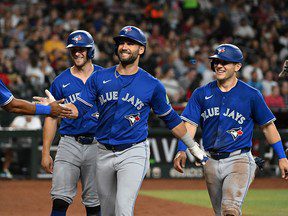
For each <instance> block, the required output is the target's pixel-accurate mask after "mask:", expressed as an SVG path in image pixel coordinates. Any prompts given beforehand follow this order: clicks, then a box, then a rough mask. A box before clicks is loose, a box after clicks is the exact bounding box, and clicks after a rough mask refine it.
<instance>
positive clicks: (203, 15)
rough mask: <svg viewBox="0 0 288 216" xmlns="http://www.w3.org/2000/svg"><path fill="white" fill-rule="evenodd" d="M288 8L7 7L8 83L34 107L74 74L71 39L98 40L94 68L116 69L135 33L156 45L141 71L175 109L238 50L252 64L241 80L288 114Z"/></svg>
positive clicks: (0, 23) (0, 45) (244, 4)
mask: <svg viewBox="0 0 288 216" xmlns="http://www.w3.org/2000/svg"><path fill="white" fill-rule="evenodd" d="M287 8H288V2H287V1H285V0H278V1H273V0H254V1H251V0H233V1H232V0H226V1H225V0H214V1H212V0H168V1H164V0H150V1H148V0H133V1H131V0H123V1H113V0H106V1H104V0H91V1H88V0H69V1H68V0H65V1H59V0H51V1H41V0H27V1H20V0H14V1H1V3H0V79H2V80H3V81H4V83H5V84H6V85H7V86H8V87H9V88H10V89H11V90H12V92H13V93H14V95H15V96H16V97H17V96H18V97H21V98H26V99H31V98H32V96H34V95H39V94H43V92H44V89H45V88H48V87H49V86H50V84H51V81H52V80H53V78H54V77H55V76H57V75H58V74H59V73H60V72H61V71H62V70H63V69H64V68H67V67H68V66H69V58H67V49H66V48H65V41H66V38H67V36H68V35H69V33H71V32H72V31H74V30H76V29H84V30H86V31H88V32H90V33H91V34H92V35H93V37H94V40H95V42H96V53H95V57H94V59H93V61H94V62H95V63H97V64H99V65H101V66H103V67H109V66H112V65H113V64H115V63H116V62H117V58H116V57H115V56H114V57H113V53H114V44H113V43H114V41H113V36H114V35H116V34H117V33H118V31H119V30H120V29H121V28H122V27H123V26H126V25H135V26H137V27H139V28H140V29H142V30H143V31H144V32H145V33H146V35H147V38H148V42H149V43H148V49H147V51H146V53H145V56H144V58H143V59H142V60H141V63H140V66H141V67H142V68H144V69H145V70H147V71H148V72H149V73H151V74H152V75H154V76H155V77H157V78H159V79H160V80H161V81H162V82H163V84H164V85H165V87H166V90H167V93H168V96H169V97H170V100H171V102H172V103H173V104H174V105H179V104H183V103H185V102H187V100H188V99H189V97H190V96H191V94H192V92H193V91H194V90H195V88H197V87H199V86H201V85H204V84H206V83H208V82H209V81H211V80H213V72H212V71H211V69H210V61H209V60H208V56H209V55H210V54H212V51H213V49H214V48H215V47H216V46H217V45H219V44H222V43H233V44H235V45H237V46H239V47H240V48H241V49H242V50H243V51H244V56H245V62H244V64H243V67H242V69H241V71H240V73H239V78H240V79H242V80H244V81H245V82H247V83H249V85H251V86H253V87H255V88H257V89H259V90H260V91H261V92H262V93H263V95H264V97H265V100H266V102H267V104H268V105H269V106H270V107H271V108H277V109H282V108H284V109H287V107H288V82H287V80H285V79H279V78H278V73H279V72H280V71H281V69H282V65H283V62H284V60H285V59H287V56H288V11H287Z"/></svg>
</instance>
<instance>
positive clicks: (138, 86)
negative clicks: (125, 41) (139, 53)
mask: <svg viewBox="0 0 288 216" xmlns="http://www.w3.org/2000/svg"><path fill="white" fill-rule="evenodd" d="M95 101H96V105H97V107H98V111H99V119H98V129H97V132H96V138H97V140H98V141H99V142H100V143H103V144H111V145H118V144H131V143H136V142H140V141H142V140H144V139H146V138H147V136H148V117H149V113H150V109H151V108H152V109H153V111H154V113H155V114H156V115H159V116H165V115H168V114H169V113H170V112H171V111H172V107H171V105H170V103H169V101H167V99H166V91H165V88H164V86H163V85H162V84H161V82H160V81H159V80H157V79H156V78H154V77H152V76H151V75H150V74H149V73H147V72H146V71H144V70H143V69H141V68H139V69H138V72H137V73H135V74H133V75H125V76H123V75H120V74H119V73H118V72H117V71H116V66H114V67H111V68H108V69H104V70H102V71H99V72H97V73H94V74H93V75H91V76H90V77H89V79H88V80H87V82H86V85H85V88H84V89H83V91H82V92H81V93H80V95H79V97H78V101H77V102H76V103H75V105H76V106H77V108H78V111H79V113H81V110H89V108H90V107H93V106H95Z"/></svg>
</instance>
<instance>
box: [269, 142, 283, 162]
mask: <svg viewBox="0 0 288 216" xmlns="http://www.w3.org/2000/svg"><path fill="white" fill-rule="evenodd" d="M271 146H272V148H273V149H274V151H275V152H276V154H277V156H278V158H279V159H281V158H286V154H285V151H284V148H283V144H282V141H281V140H280V141H278V142H276V143H274V144H271Z"/></svg>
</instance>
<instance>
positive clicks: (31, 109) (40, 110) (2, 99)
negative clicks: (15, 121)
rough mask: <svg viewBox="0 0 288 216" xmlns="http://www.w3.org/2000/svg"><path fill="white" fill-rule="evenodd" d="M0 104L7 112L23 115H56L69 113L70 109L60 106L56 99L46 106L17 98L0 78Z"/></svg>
mask: <svg viewBox="0 0 288 216" xmlns="http://www.w3.org/2000/svg"><path fill="white" fill-rule="evenodd" d="M0 106H1V107H2V108H3V109H4V110H6V111H7V112H11V113H18V114H23V115H50V116H53V117H56V116H65V115H68V114H69V113H71V111H70V109H68V108H66V107H62V106H60V105H59V104H58V103H57V102H56V101H54V102H51V103H50V104H49V106H48V105H42V104H35V103H30V102H29V101H26V100H22V99H17V98H15V97H14V96H13V94H12V93H11V92H10V91H9V89H8V88H7V87H6V86H5V84H4V83H3V82H2V80H0Z"/></svg>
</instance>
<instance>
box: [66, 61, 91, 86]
mask: <svg viewBox="0 0 288 216" xmlns="http://www.w3.org/2000/svg"><path fill="white" fill-rule="evenodd" d="M93 70H94V66H93V64H92V62H87V63H86V64H85V65H83V66H82V67H77V66H75V65H74V66H72V67H71V73H72V75H74V76H76V77H78V78H79V79H81V80H83V81H84V82H86V80H87V79H88V77H89V76H90V75H91V74H92V72H93Z"/></svg>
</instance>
